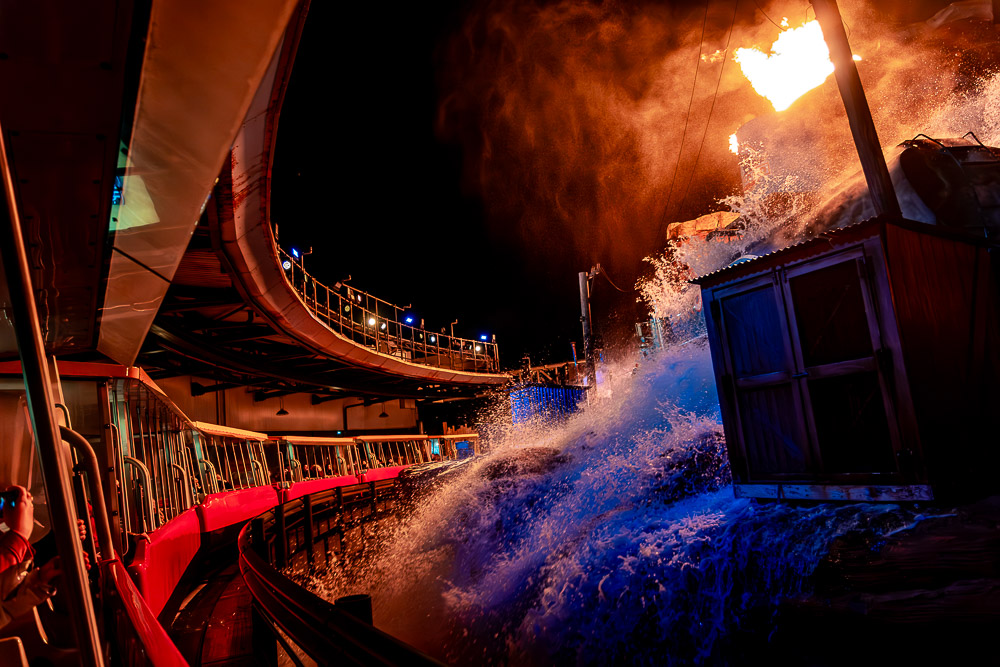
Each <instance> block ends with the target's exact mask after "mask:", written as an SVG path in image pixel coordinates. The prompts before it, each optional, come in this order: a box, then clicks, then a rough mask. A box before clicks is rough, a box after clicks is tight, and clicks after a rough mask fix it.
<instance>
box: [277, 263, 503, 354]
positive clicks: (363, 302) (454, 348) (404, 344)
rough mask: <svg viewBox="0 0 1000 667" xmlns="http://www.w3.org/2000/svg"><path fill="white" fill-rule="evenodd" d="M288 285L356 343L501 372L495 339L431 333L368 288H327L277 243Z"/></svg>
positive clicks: (335, 327)
mask: <svg viewBox="0 0 1000 667" xmlns="http://www.w3.org/2000/svg"><path fill="white" fill-rule="evenodd" d="M278 257H279V260H280V261H281V266H282V268H284V270H285V277H286V278H287V279H288V282H289V284H291V286H292V287H294V288H295V291H297V292H298V293H299V296H301V297H302V300H303V301H304V302H305V304H306V306H308V307H309V309H310V310H311V311H312V312H313V314H314V315H316V317H317V318H319V319H320V320H321V321H322V322H324V323H325V324H326V325H327V326H328V327H330V328H331V329H333V330H334V331H336V332H337V333H339V334H341V335H342V336H344V337H345V338H348V339H350V340H351V341H353V342H355V343H359V344H361V345H365V346H367V347H370V348H372V349H374V350H378V351H379V352H381V353H383V354H389V355H392V356H394V357H398V358H400V359H405V360H406V361H411V362H413V363H417V364H423V365H425V366H435V367H437V368H448V369H452V370H462V371H474V372H480V373H496V372H499V369H500V365H499V358H498V356H497V344H496V343H494V342H491V341H484V340H471V339H468V338H458V337H453V336H448V335H445V334H439V333H435V332H433V331H428V330H426V329H423V328H420V327H417V326H413V323H412V322H411V323H407V322H406V321H405V320H403V319H402V318H403V317H405V312H406V311H405V309H403V308H400V307H399V306H397V305H395V304H392V303H389V302H388V301H385V300H383V299H379V298H378V297H375V296H372V295H371V294H368V293H367V292H362V291H361V290H358V289H354V288H353V287H348V286H347V285H343V284H340V283H337V285H336V286H335V287H332V288H331V287H328V286H326V285H324V284H323V283H321V282H320V281H318V280H316V278H314V277H313V276H312V275H311V274H309V273H308V272H307V271H306V270H305V268H304V267H303V265H302V259H301V258H296V257H294V256H293V255H291V254H289V253H287V252H285V251H284V250H283V249H281V248H278Z"/></svg>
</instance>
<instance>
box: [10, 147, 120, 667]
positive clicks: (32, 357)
mask: <svg viewBox="0 0 1000 667" xmlns="http://www.w3.org/2000/svg"><path fill="white" fill-rule="evenodd" d="M3 137H4V133H3V130H2V128H0V175H2V177H3V191H4V198H5V200H6V201H5V202H4V203H5V204H6V205H5V206H2V207H0V208H2V209H3V211H2V212H0V218H2V219H0V258H2V260H3V270H4V276H5V277H6V279H7V289H8V291H9V293H10V305H11V315H12V316H13V320H14V333H15V337H16V340H17V351H18V355H19V356H20V358H21V373H22V375H23V376H24V391H25V395H26V397H27V401H28V409H29V412H30V413H31V428H32V431H33V432H34V434H35V449H36V450H37V453H38V462H39V466H40V467H41V471H42V479H43V480H44V482H45V493H46V496H47V497H48V503H49V515H50V517H51V519H52V528H53V532H54V533H55V538H56V548H57V549H58V550H59V554H60V555H61V556H62V570H63V579H64V582H65V590H64V593H65V595H66V603H67V606H68V607H69V609H70V620H71V621H72V623H71V627H72V629H73V634H74V636H75V640H76V646H77V647H78V650H79V652H80V655H79V658H80V664H83V665H103V664H104V660H103V658H102V653H101V643H100V638H99V636H98V631H97V622H96V619H95V617H94V605H93V601H92V600H91V598H90V589H89V586H88V581H87V572H86V569H85V568H84V566H83V546H82V544H81V542H80V537H79V532H78V531H77V526H76V518H77V514H76V508H75V507H74V504H73V492H72V489H71V484H70V480H69V468H70V465H69V463H68V461H67V459H66V449H65V447H64V445H63V443H62V438H61V437H60V435H59V422H58V420H57V419H56V415H55V410H54V408H53V403H54V401H53V398H52V397H53V390H52V381H51V378H50V377H49V371H48V361H47V360H46V357H45V345H44V343H43V341H42V329H41V324H40V322H39V320H38V311H37V310H36V308H35V294H34V292H33V291H32V287H31V275H30V274H29V272H28V255H27V253H26V252H25V248H24V237H23V236H22V234H21V221H20V219H19V217H18V211H17V202H16V199H15V193H14V183H13V180H12V178H11V174H10V166H9V164H8V162H7V147H6V145H5V142H4V140H3ZM96 501H97V502H102V499H96Z"/></svg>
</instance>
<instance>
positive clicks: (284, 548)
mask: <svg viewBox="0 0 1000 667" xmlns="http://www.w3.org/2000/svg"><path fill="white" fill-rule="evenodd" d="M274 545H275V554H274V566H275V567H276V568H277V569H279V570H280V569H281V568H283V567H285V565H287V564H288V535H287V534H286V532H285V506H284V505H278V506H277V507H275V508H274Z"/></svg>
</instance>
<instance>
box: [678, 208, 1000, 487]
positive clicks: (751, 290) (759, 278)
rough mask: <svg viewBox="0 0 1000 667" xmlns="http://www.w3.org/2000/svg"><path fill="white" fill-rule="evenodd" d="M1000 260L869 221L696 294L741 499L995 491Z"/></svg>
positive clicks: (933, 233) (952, 236)
mask: <svg viewBox="0 0 1000 667" xmlns="http://www.w3.org/2000/svg"><path fill="white" fill-rule="evenodd" d="M998 253H1000V245H998V244H997V243H995V242H993V241H990V240H987V239H985V238H983V237H981V236H980V237H976V236H972V235H968V234H964V233H961V232H957V231H952V230H945V229H943V228H941V227H935V226H931V225H926V224H922V223H913V222H909V221H899V220H886V219H872V220H869V221H867V222H864V223H860V224H857V225H853V226H850V227H845V228H842V229H838V230H831V231H828V232H824V233H823V234H821V235H819V236H818V237H816V238H813V239H811V240H809V241H805V242H803V243H799V244H797V245H793V246H790V247H788V248H785V249H782V250H779V251H776V252H773V253H771V254H769V255H765V256H763V257H760V258H757V259H754V260H751V261H746V262H742V263H739V264H735V265H732V266H730V267H727V268H725V269H722V270H720V271H716V272H714V273H711V274H708V275H706V276H703V277H701V278H699V279H697V280H695V281H694V282H695V283H696V284H698V285H700V286H701V288H702V296H703V299H704V303H705V309H704V312H705V316H706V323H707V327H708V335H709V340H710V344H711V349H712V359H713V363H714V366H715V375H716V380H717V384H718V390H719V400H720V403H721V407H722V417H723V421H724V424H725V431H726V441H727V447H728V449H729V456H730V461H731V464H732V471H733V478H734V486H735V490H736V493H737V495H740V496H750V497H765V498H782V497H785V498H812V499H840V500H928V499H931V498H934V497H940V496H942V495H952V496H953V495H955V494H956V493H958V492H966V491H968V492H972V491H975V490H981V489H983V488H984V486H985V485H987V484H990V483H991V482H993V481H994V480H995V479H996V468H995V466H994V465H993V464H992V462H993V461H995V460H996V459H997V454H996V449H997V448H996V446H995V443H996V433H995V425H991V424H990V421H991V416H990V415H991V414H994V407H993V406H996V405H997V401H998V399H1000V389H998V382H997V377H998V373H1000V351H998V343H1000V323H998V312H1000V296H998V293H1000V287H998V285H1000V282H998V268H1000V266H998V265H1000V260H998V258H1000V254H998Z"/></svg>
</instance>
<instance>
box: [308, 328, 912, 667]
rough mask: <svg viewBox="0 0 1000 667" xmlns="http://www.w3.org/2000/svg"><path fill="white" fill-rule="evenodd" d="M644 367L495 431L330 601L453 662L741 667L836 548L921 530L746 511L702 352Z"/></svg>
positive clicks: (693, 347)
mask: <svg viewBox="0 0 1000 667" xmlns="http://www.w3.org/2000/svg"><path fill="white" fill-rule="evenodd" d="M633 369H634V367H631V366H630V365H629V364H627V363H623V364H622V365H621V366H620V367H618V368H615V367H614V366H612V367H611V368H610V372H609V375H610V380H609V381H608V382H607V383H606V384H605V385H604V386H603V388H602V390H601V392H600V395H599V396H597V397H595V398H594V399H593V400H592V401H591V402H590V404H589V405H588V406H587V407H586V409H584V410H583V411H582V412H580V413H578V414H576V415H574V416H573V417H571V418H570V419H568V420H565V421H561V422H560V423H556V424H553V423H548V424H546V423H541V422H535V423H529V424H519V425H516V426H509V427H506V428H504V429H502V430H498V432H495V433H494V434H493V444H494V451H493V453H492V454H490V455H489V456H487V457H482V458H481V459H478V460H474V461H471V462H468V463H466V464H464V466H463V469H462V470H461V471H459V472H458V473H456V474H455V475H454V476H453V477H452V479H450V480H448V481H446V482H444V483H443V484H441V486H440V487H439V488H438V489H436V490H435V491H434V492H433V493H431V494H430V495H428V496H426V497H424V498H422V499H421V500H420V502H419V505H418V507H417V508H416V510H415V511H414V513H413V514H412V515H410V516H408V517H407V518H406V520H405V521H401V522H400V523H399V524H398V525H395V526H391V527H386V528H385V530H384V531H383V532H382V535H381V536H382V537H383V538H384V539H383V546H382V547H381V548H380V549H378V550H377V552H376V553H375V554H374V557H372V558H371V559H370V560H369V561H368V562H366V563H365V564H364V566H363V567H361V568H359V569H356V570H355V571H354V573H353V574H352V575H351V576H350V577H349V578H347V579H345V578H344V577H342V576H340V574H338V573H331V574H330V576H328V577H327V578H325V579H324V580H323V581H319V582H317V587H318V588H319V589H320V590H323V591H325V593H326V594H327V595H329V596H331V597H336V596H339V595H343V594H347V593H353V592H370V593H371V594H372V595H373V597H374V600H375V620H376V624H377V625H378V626H379V627H381V628H382V629H384V630H386V631H388V632H390V633H392V634H395V635H396V636H398V637H400V638H401V639H403V640H405V641H407V642H409V643H411V644H413V645H415V646H417V647H419V648H420V649H422V650H424V651H426V652H428V653H430V654H432V655H435V656H437V657H439V658H442V659H444V660H446V661H448V662H452V663H455V664H495V663H510V664H552V663H553V662H555V663H560V664H565V663H586V664H590V663H596V664H607V663H615V662H627V663H632V664H668V665H669V664H678V665H680V664H692V663H695V664H699V663H700V664H705V663H712V664H715V663H720V662H721V663H726V662H730V661H737V662H738V661H739V656H744V655H746V653H747V651H749V650H756V649H755V648H754V647H758V648H759V646H762V645H763V646H766V643H767V641H768V639H769V635H770V633H771V631H772V630H773V623H772V619H773V617H774V614H775V612H776V610H777V608H778V604H779V603H780V602H781V601H782V600H784V599H787V598H789V597H791V596H795V595H798V594H801V593H803V592H805V591H807V590H808V588H809V577H810V575H811V573H812V572H813V570H814V569H815V568H816V566H817V564H818V563H819V562H820V560H821V559H822V558H823V557H824V555H825V554H826V553H827V551H828V548H829V545H830V543H831V541H832V540H833V539H834V538H835V537H836V536H838V535H841V534H843V533H845V532H847V531H850V530H854V529H864V528H867V527H868V526H869V524H870V523H871V522H872V519H873V518H874V517H879V516H881V517H883V519H886V518H889V519H890V520H888V521H884V520H883V521H882V522H881V523H882V524H883V525H887V526H889V527H890V528H891V527H893V526H896V525H902V523H903V522H905V521H906V520H907V516H905V514H906V513H905V512H903V511H901V510H899V509H898V508H896V507H893V506H874V505H853V506H833V505H818V506H813V507H792V506H787V505H781V504H757V503H754V502H751V501H749V500H743V499H736V498H734V496H733V492H732V488H731V486H730V484H729V482H730V478H729V470H728V462H727V459H726V455H725V445H724V441H723V437H722V433H721V431H722V429H721V425H720V421H719V415H718V405H717V399H716V394H715V386H714V381H713V375H712V369H711V362H710V359H709V355H708V351H707V349H706V345H705V343H704V340H701V339H699V340H695V341H692V342H690V343H688V344H686V345H683V346H680V347H677V348H674V349H671V350H668V351H666V352H664V353H661V354H660V355H659V356H658V357H656V358H654V359H652V360H650V361H648V362H646V363H645V364H644V365H643V366H641V367H640V369H639V370H638V371H637V372H635V373H633V372H632V371H633ZM886 515H892V516H888V517H887V516H886ZM748 646H749V647H750V648H748Z"/></svg>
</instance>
